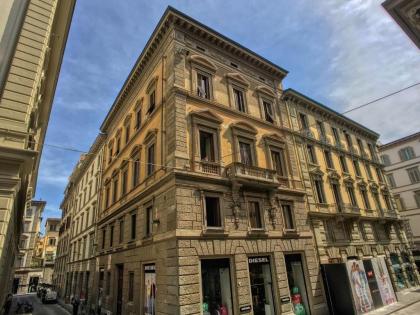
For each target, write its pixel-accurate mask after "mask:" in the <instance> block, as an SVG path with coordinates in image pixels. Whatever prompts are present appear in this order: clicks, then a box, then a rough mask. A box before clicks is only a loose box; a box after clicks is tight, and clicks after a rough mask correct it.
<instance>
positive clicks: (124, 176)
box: [121, 169, 128, 196]
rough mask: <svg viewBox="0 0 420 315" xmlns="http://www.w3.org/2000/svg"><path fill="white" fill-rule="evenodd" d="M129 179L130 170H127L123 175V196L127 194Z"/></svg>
mask: <svg viewBox="0 0 420 315" xmlns="http://www.w3.org/2000/svg"><path fill="white" fill-rule="evenodd" d="M127 179H128V170H127V169H125V170H123V172H122V175H121V195H123V196H125V194H126V193H127Z"/></svg>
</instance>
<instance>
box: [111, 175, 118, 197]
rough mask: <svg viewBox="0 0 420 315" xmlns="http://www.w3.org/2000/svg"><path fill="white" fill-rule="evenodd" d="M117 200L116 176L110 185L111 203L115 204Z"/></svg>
mask: <svg viewBox="0 0 420 315" xmlns="http://www.w3.org/2000/svg"><path fill="white" fill-rule="evenodd" d="M117 200H118V175H117V176H115V178H114V181H113V183H112V202H113V203H114V202H116V201H117Z"/></svg>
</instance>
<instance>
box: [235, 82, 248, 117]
mask: <svg viewBox="0 0 420 315" xmlns="http://www.w3.org/2000/svg"><path fill="white" fill-rule="evenodd" d="M233 97H234V99H235V106H236V109H237V110H239V111H240V112H243V113H246V107H245V98H244V92H243V91H241V90H238V89H235V88H234V89H233Z"/></svg>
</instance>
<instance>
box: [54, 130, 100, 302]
mask: <svg viewBox="0 0 420 315" xmlns="http://www.w3.org/2000/svg"><path fill="white" fill-rule="evenodd" d="M104 138H105V136H104V135H102V134H100V135H98V136H97V138H96V140H95V142H94V144H93V145H92V147H91V148H90V150H89V152H88V153H87V154H84V155H82V156H81V157H80V160H79V162H78V164H77V165H76V167H75V168H74V170H73V172H72V174H71V176H70V178H69V184H68V185H67V188H66V191H65V194H64V199H63V202H62V204H61V209H62V218H61V224H60V228H59V241H58V250H57V258H56V264H55V270H54V280H53V283H54V284H55V286H56V287H57V290H58V293H59V294H60V296H61V297H63V298H66V299H68V300H69V299H70V296H71V295H74V294H77V295H78V296H80V297H81V299H83V300H89V299H90V297H91V295H92V294H93V292H92V290H90V288H91V287H92V283H93V274H94V272H95V245H96V243H95V239H96V234H95V233H96V218H97V211H98V192H99V189H100V185H101V167H102V151H103V142H104Z"/></svg>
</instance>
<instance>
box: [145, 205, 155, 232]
mask: <svg viewBox="0 0 420 315" xmlns="http://www.w3.org/2000/svg"><path fill="white" fill-rule="evenodd" d="M152 233H153V206H148V207H147V208H146V237H149V236H151V235H152Z"/></svg>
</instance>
